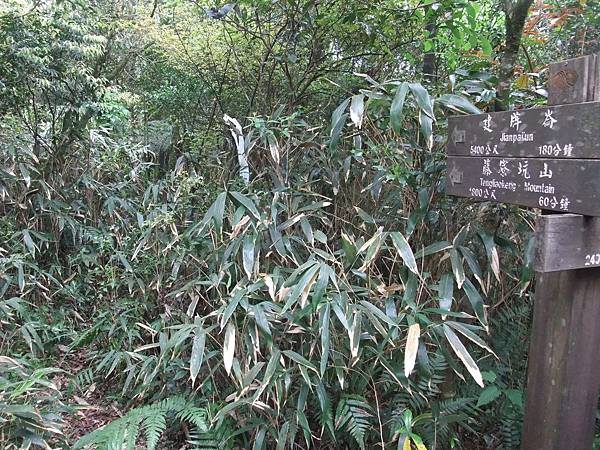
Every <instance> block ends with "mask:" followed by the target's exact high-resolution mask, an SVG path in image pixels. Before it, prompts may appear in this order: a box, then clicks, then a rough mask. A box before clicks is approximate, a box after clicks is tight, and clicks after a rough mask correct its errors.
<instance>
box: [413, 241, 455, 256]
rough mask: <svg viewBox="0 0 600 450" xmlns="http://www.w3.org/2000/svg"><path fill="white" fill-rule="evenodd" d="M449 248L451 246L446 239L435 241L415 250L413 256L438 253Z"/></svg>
mask: <svg viewBox="0 0 600 450" xmlns="http://www.w3.org/2000/svg"><path fill="white" fill-rule="evenodd" d="M449 248H452V244H451V243H450V242H448V241H439V242H435V243H433V244H431V245H428V246H427V247H425V248H423V249H421V250H417V252H416V253H415V258H422V257H424V256H429V255H433V254H434V253H439V252H442V251H444V250H448V249H449Z"/></svg>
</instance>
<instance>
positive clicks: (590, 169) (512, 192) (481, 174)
mask: <svg viewBox="0 0 600 450" xmlns="http://www.w3.org/2000/svg"><path fill="white" fill-rule="evenodd" d="M446 192H447V193H448V194H451V195H458V196H462V197H471V198H473V199H475V200H482V201H495V202H503V203H511V204H514V205H521V206H530V207H533V208H543V209H547V210H553V211H561V212H571V213H578V214H585V215H588V216H600V160H583V159H570V160H556V159H540V158H532V159H524V158H486V157H477V158H474V157H468V156H467V157H465V156H449V157H448V177H447V181H446Z"/></svg>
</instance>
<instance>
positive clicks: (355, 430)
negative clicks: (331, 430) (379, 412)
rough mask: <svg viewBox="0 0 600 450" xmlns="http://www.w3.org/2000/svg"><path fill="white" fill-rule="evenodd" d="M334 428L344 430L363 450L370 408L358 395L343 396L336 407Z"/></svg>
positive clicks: (370, 415) (368, 426)
mask: <svg viewBox="0 0 600 450" xmlns="http://www.w3.org/2000/svg"><path fill="white" fill-rule="evenodd" d="M335 416H336V419H335V428H336V429H337V430H346V431H348V432H349V433H350V435H351V436H352V437H353V438H354V440H355V441H356V443H357V444H358V445H359V447H360V448H361V449H364V448H365V435H366V433H367V430H368V429H369V428H370V426H371V423H370V419H371V417H373V415H372V414H371V407H370V406H369V404H368V403H367V402H366V400H365V399H364V398H362V397H360V396H358V395H344V396H342V397H341V398H340V401H339V402H338V405H337V410H336V414H335Z"/></svg>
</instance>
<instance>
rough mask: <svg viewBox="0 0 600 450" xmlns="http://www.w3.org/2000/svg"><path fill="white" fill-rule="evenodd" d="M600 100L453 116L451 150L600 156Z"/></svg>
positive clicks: (479, 153) (534, 155)
mask: <svg viewBox="0 0 600 450" xmlns="http://www.w3.org/2000/svg"><path fill="white" fill-rule="evenodd" d="M599 119H600V102H589V103H577V104H573V105H561V106H548V107H544V108H533V109H525V110H518V111H504V112H499V113H490V114H476V115H470V116H460V117H451V118H450V119H449V120H448V155H450V156H491V157H502V156H510V157H513V158H516V157H527V158H557V159H559V158H566V159H569V158H583V159H587V158H591V159H600V139H599V137H598V133H599V132H600V121H599Z"/></svg>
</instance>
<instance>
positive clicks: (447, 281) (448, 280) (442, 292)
mask: <svg viewBox="0 0 600 450" xmlns="http://www.w3.org/2000/svg"><path fill="white" fill-rule="evenodd" d="M438 294H439V296H440V309H445V310H447V311H450V309H451V308H452V297H453V295H454V279H453V278H452V275H451V274H449V273H445V274H444V275H442V277H441V278H440V283H439V285H438ZM445 318H446V317H445V316H442V319H445Z"/></svg>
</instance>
